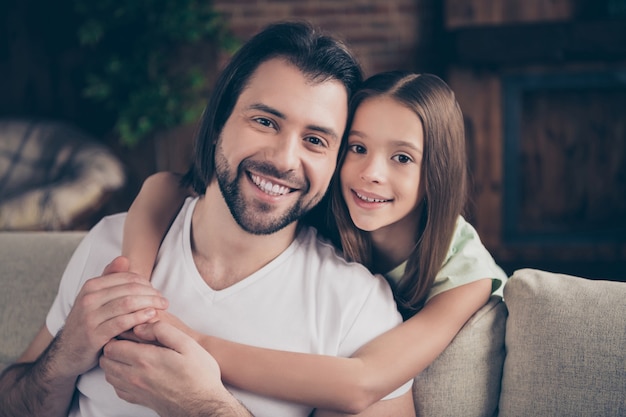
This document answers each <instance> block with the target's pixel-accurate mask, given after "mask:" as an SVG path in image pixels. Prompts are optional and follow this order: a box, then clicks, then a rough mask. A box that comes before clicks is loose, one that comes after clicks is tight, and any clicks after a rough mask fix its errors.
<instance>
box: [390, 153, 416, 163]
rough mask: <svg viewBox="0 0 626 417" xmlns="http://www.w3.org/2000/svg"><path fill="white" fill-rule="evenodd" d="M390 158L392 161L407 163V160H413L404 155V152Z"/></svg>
mask: <svg viewBox="0 0 626 417" xmlns="http://www.w3.org/2000/svg"><path fill="white" fill-rule="evenodd" d="M391 159H393V160H394V161H397V162H400V163H401V164H408V163H409V162H412V161H413V160H412V159H411V157H410V156H408V155H404V154H399V155H395V156H394V157H393V158H391Z"/></svg>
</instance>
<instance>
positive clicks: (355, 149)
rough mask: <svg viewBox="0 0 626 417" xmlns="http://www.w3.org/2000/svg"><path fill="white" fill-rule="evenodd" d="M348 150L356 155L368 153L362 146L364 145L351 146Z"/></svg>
mask: <svg viewBox="0 0 626 417" xmlns="http://www.w3.org/2000/svg"><path fill="white" fill-rule="evenodd" d="M348 150H349V151H350V152H354V153H365V152H366V149H365V147H364V146H362V145H350V146H349V147H348Z"/></svg>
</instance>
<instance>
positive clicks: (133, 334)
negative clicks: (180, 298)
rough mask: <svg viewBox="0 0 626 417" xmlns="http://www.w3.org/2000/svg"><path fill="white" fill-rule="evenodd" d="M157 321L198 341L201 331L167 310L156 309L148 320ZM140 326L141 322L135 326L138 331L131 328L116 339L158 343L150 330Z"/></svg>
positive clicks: (150, 321)
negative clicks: (152, 316)
mask: <svg viewBox="0 0 626 417" xmlns="http://www.w3.org/2000/svg"><path fill="white" fill-rule="evenodd" d="M157 321H163V322H165V323H168V324H170V325H172V326H174V327H176V328H177V329H178V330H180V331H182V332H184V333H185V334H186V335H187V336H190V337H191V338H192V339H194V340H195V341H196V342H198V341H199V340H200V337H201V336H202V334H201V333H199V332H197V331H195V330H194V329H192V328H191V327H189V326H187V325H186V324H185V323H184V322H183V321H182V320H181V319H179V318H178V317H176V316H175V315H173V314H172V313H170V312H169V311H167V310H157V311H156V315H155V316H154V318H152V319H150V320H149V323H156V322H157ZM142 328H144V327H143V325H142V324H140V325H139V326H137V329H138V331H135V329H131V330H129V331H127V332H124V333H122V334H121V335H119V337H118V339H125V340H132V341H134V342H140V343H152V344H158V341H157V340H155V339H154V334H153V333H152V332H146V331H145V330H144V331H141V330H142ZM141 335H144V336H146V337H149V338H150V339H144V338H142V337H141Z"/></svg>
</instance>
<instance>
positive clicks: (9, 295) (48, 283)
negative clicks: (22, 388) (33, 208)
mask: <svg viewBox="0 0 626 417" xmlns="http://www.w3.org/2000/svg"><path fill="white" fill-rule="evenodd" d="M84 235H85V233H84V232H24V233H19V232H2V233H0V258H1V259H0V265H2V268H1V269H0V288H2V290H0V370H1V369H4V368H5V367H6V366H7V365H8V364H10V363H12V362H13V361H15V359H16V358H17V357H18V356H19V355H20V354H21V353H22V352H23V351H24V349H25V348H26V347H27V345H28V343H30V341H31V340H32V339H33V337H34V336H35V334H36V333H37V331H38V330H39V328H40V326H42V325H43V324H44V321H45V318H46V314H47V313H48V309H49V308H50V305H52V301H53V300H54V296H55V295H56V293H57V290H58V286H59V281H60V280H61V275H62V273H63V270H64V269H65V265H66V264H67V262H68V261H69V259H70V256H71V255H72V253H73V252H74V249H75V248H76V246H77V245H78V243H79V242H80V240H81V239H82V238H83V236H84Z"/></svg>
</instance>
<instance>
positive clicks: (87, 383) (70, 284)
mask: <svg viewBox="0 0 626 417" xmlns="http://www.w3.org/2000/svg"><path fill="white" fill-rule="evenodd" d="M196 201H197V199H188V200H187V201H186V202H185V205H184V206H183V208H182V209H181V212H180V213H179V215H178V217H177V218H176V220H175V221H174V223H173V224H172V227H171V228H170V230H169V232H168V234H167V236H166V237H165V239H164V241H163V244H162V245H161V249H160V251H159V255H158V258H157V265H156V267H155V270H154V273H153V277H152V283H153V285H154V286H155V287H156V288H158V289H159V290H160V291H161V292H162V293H163V295H164V296H165V297H166V298H167V299H168V300H169V303H170V307H169V311H171V312H172V313H173V314H174V315H176V316H178V317H179V318H180V319H182V320H183V321H184V322H185V323H187V324H188V325H189V326H191V327H193V328H195V329H196V330H198V331H200V332H203V333H205V334H211V335H214V336H218V337H222V338H224V339H228V340H232V341H236V342H240V343H245V344H250V345H256V346H262V347H267V348H273V349H280V350H287V351H298V352H309V353H317V354H326V355H334V356H344V357H345V356H350V355H351V354H352V353H354V351H355V350H356V349H358V348H359V347H360V346H362V345H363V344H365V343H367V342H368V341H369V340H371V339H373V338H374V337H376V336H377V335H379V334H381V333H383V332H384V331H386V330H388V329H390V328H392V327H395V326H396V325H398V324H399V323H400V322H401V320H402V319H401V317H400V315H399V314H398V312H397V309H396V305H395V302H394V300H393V296H392V294H391V290H390V289H389V286H388V285H387V283H386V282H385V280H384V279H382V278H378V277H374V276H372V275H371V274H370V273H369V272H368V271H367V269H366V268H365V267H363V266H362V265H359V264H356V263H348V262H346V261H344V260H343V259H342V258H340V257H339V256H338V255H336V253H335V249H334V248H333V247H332V246H331V245H330V244H326V243H323V242H321V241H320V240H319V239H318V238H317V235H316V232H315V230H314V229H307V228H305V229H303V230H302V231H301V232H300V233H299V234H298V236H297V238H296V239H295V241H294V242H293V243H292V244H291V245H290V246H289V247H288V248H287V249H286V250H285V251H284V252H283V253H282V254H280V255H279V256H278V257H277V258H276V259H274V260H273V261H272V262H270V263H269V264H267V265H266V266H264V267H263V268H261V269H260V270H258V271H257V272H255V273H253V274H252V275H250V276H249V277H247V278H246V279H244V280H242V281H240V282H239V283H237V284H235V285H232V286H231V287H228V288H226V289H223V290H220V291H214V290H212V289H211V288H210V287H209V286H208V285H206V283H205V282H204V280H203V279H202V277H201V276H200V274H199V272H198V270H197V269H196V266H195V264H194V261H193V258H192V252H191V241H190V226H191V217H192V216H191V214H192V212H193V209H194V207H195V203H196ZM124 219H125V215H123V214H118V215H114V216H110V217H106V218H105V219H103V220H102V221H101V222H100V223H98V224H97V225H96V226H95V227H94V228H93V229H92V230H91V231H90V233H89V234H88V235H87V236H86V237H85V239H84V240H83V242H81V244H80V245H79V247H78V248H77V250H76V252H75V253H74V255H73V256H72V259H71V260H70V262H69V264H68V266H67V269H66V271H65V273H64V275H63V278H62V281H61V284H60V289H59V293H58V294H57V297H56V299H55V301H54V304H53V306H52V308H51V310H50V312H49V313H48V317H47V321H46V324H47V326H48V330H49V331H50V333H51V334H53V335H54V334H56V333H57V332H58V331H59V330H60V329H61V327H62V326H63V324H64V322H65V319H66V318H67V315H68V314H69V311H70V309H71V307H72V304H73V303H74V299H75V297H76V295H77V294H78V292H79V290H80V288H81V287H82V285H83V283H84V282H85V281H86V280H87V279H89V278H92V277H95V276H99V275H101V274H102V270H103V269H104V267H105V266H106V265H107V264H108V263H109V262H110V261H111V260H112V259H113V258H114V257H115V256H117V255H119V253H120V248H121V238H122V227H123V222H124ZM241 366H245V363H242V364H241ZM411 382H412V381H409V382H407V384H405V385H404V386H403V387H401V388H399V389H398V390H396V391H395V392H394V393H393V394H391V395H390V396H389V397H388V398H392V397H395V396H398V395H400V394H402V393H405V392H406V391H407V390H408V389H409V387H410V385H411ZM172 383H176V382H175V381H172ZM77 387H78V391H79V397H78V404H75V405H74V406H73V408H72V411H71V412H70V416H84V417H96V416H97V417H106V416H111V417H113V416H114V417H121V416H129V417H130V416H132V417H142V416H155V415H156V414H155V413H154V412H153V411H152V410H149V409H147V408H145V407H141V406H137V405H133V404H129V403H127V402H125V401H123V400H121V399H120V398H118V397H117V395H116V394H115V391H114V390H113V387H112V386H111V385H109V384H108V383H107V382H106V381H105V379H104V374H103V372H102V370H101V369H100V368H98V367H96V368H94V369H93V370H91V371H89V372H87V373H86V374H84V375H82V376H81V377H80V378H79V380H78V383H77ZM229 389H230V390H231V392H232V393H233V395H235V397H237V398H238V399H239V400H240V401H241V402H242V403H243V404H244V405H245V406H246V407H248V409H249V410H250V411H251V412H252V413H253V414H254V415H256V416H269V417H279V416H289V417H294V416H307V415H308V414H309V413H310V412H311V408H310V407H306V406H302V405H297V404H292V403H286V402H282V401H278V400H275V399H272V398H268V397H263V396H259V395H256V394H252V393H250V392H244V391H241V390H239V389H235V388H232V387H229Z"/></svg>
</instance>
